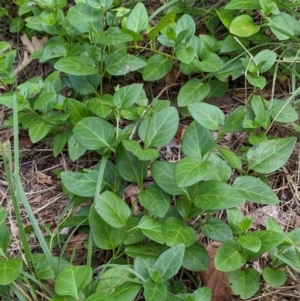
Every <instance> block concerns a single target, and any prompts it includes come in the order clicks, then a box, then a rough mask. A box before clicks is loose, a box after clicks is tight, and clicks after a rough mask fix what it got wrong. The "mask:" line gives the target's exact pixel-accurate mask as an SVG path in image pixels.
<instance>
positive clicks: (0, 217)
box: [0, 206, 7, 224]
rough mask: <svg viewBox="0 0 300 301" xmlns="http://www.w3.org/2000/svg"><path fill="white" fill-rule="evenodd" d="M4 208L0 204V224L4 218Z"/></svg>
mask: <svg viewBox="0 0 300 301" xmlns="http://www.w3.org/2000/svg"><path fill="white" fill-rule="evenodd" d="M6 216H7V214H6V210H5V208H4V207H2V206H0V224H2V223H3V222H4V220H5V219H6Z"/></svg>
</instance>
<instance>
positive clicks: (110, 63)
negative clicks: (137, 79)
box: [105, 52, 146, 76]
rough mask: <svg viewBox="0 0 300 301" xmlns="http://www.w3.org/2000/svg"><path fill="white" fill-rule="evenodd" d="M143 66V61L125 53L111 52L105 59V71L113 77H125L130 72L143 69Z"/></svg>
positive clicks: (144, 63)
mask: <svg viewBox="0 0 300 301" xmlns="http://www.w3.org/2000/svg"><path fill="white" fill-rule="evenodd" d="M145 65H146V62H145V61H143V60H142V59H140V58H138V57H136V56H134V55H132V54H128V53H126V52H113V53H110V54H109V55H108V56H107V57H106V59H105V67H106V71H107V72H108V73H109V74H111V75H115V76H120V75H126V74H127V73H129V72H131V71H136V70H138V69H140V68H143V67H144V66H145Z"/></svg>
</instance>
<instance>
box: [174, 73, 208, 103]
mask: <svg viewBox="0 0 300 301" xmlns="http://www.w3.org/2000/svg"><path fill="white" fill-rule="evenodd" d="M209 91H210V86H209V84H206V83H203V82H202V81H201V80H200V79H198V78H192V79H190V80H189V81H188V82H187V83H186V84H185V85H184V86H182V87H181V88H180V91H179V94H178V99H177V101H178V105H179V106H180V107H186V106H188V105H189V104H192V103H195V102H200V101H203V100H204V99H205V97H206V96H207V95H208V94H209Z"/></svg>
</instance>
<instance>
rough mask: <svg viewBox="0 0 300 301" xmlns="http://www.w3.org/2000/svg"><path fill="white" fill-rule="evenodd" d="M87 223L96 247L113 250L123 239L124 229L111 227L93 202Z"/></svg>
mask: <svg viewBox="0 0 300 301" xmlns="http://www.w3.org/2000/svg"><path fill="white" fill-rule="evenodd" d="M89 224H90V229H91V234H92V237H93V241H94V243H95V245H96V246H97V247H98V248H101V249H103V250H113V249H115V248H116V247H117V246H119V245H120V244H121V243H122V242H123V241H124V237H125V229H124V228H113V227H112V226H110V225H109V224H108V223H106V222H105V221H104V220H103V219H102V217H101V216H100V215H99V214H98V213H97V211H96V209H95V204H93V205H92V207H91V209H90V213H89Z"/></svg>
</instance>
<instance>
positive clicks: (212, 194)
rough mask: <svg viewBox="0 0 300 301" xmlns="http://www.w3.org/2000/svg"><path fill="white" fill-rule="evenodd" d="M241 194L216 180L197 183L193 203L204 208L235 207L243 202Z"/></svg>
mask: <svg viewBox="0 0 300 301" xmlns="http://www.w3.org/2000/svg"><path fill="white" fill-rule="evenodd" d="M245 201H246V200H245V198H244V196H243V195H241V194H240V193H239V191H238V190H236V189H235V188H234V187H232V186H230V185H228V184H227V183H223V182H220V181H216V180H209V181H206V182H204V183H200V184H199V189H198V193H197V196H196V199H195V205H196V206H197V207H199V208H202V209H206V210H221V209H227V208H232V207H236V206H238V205H241V204H243V203H244V202H245Z"/></svg>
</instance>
